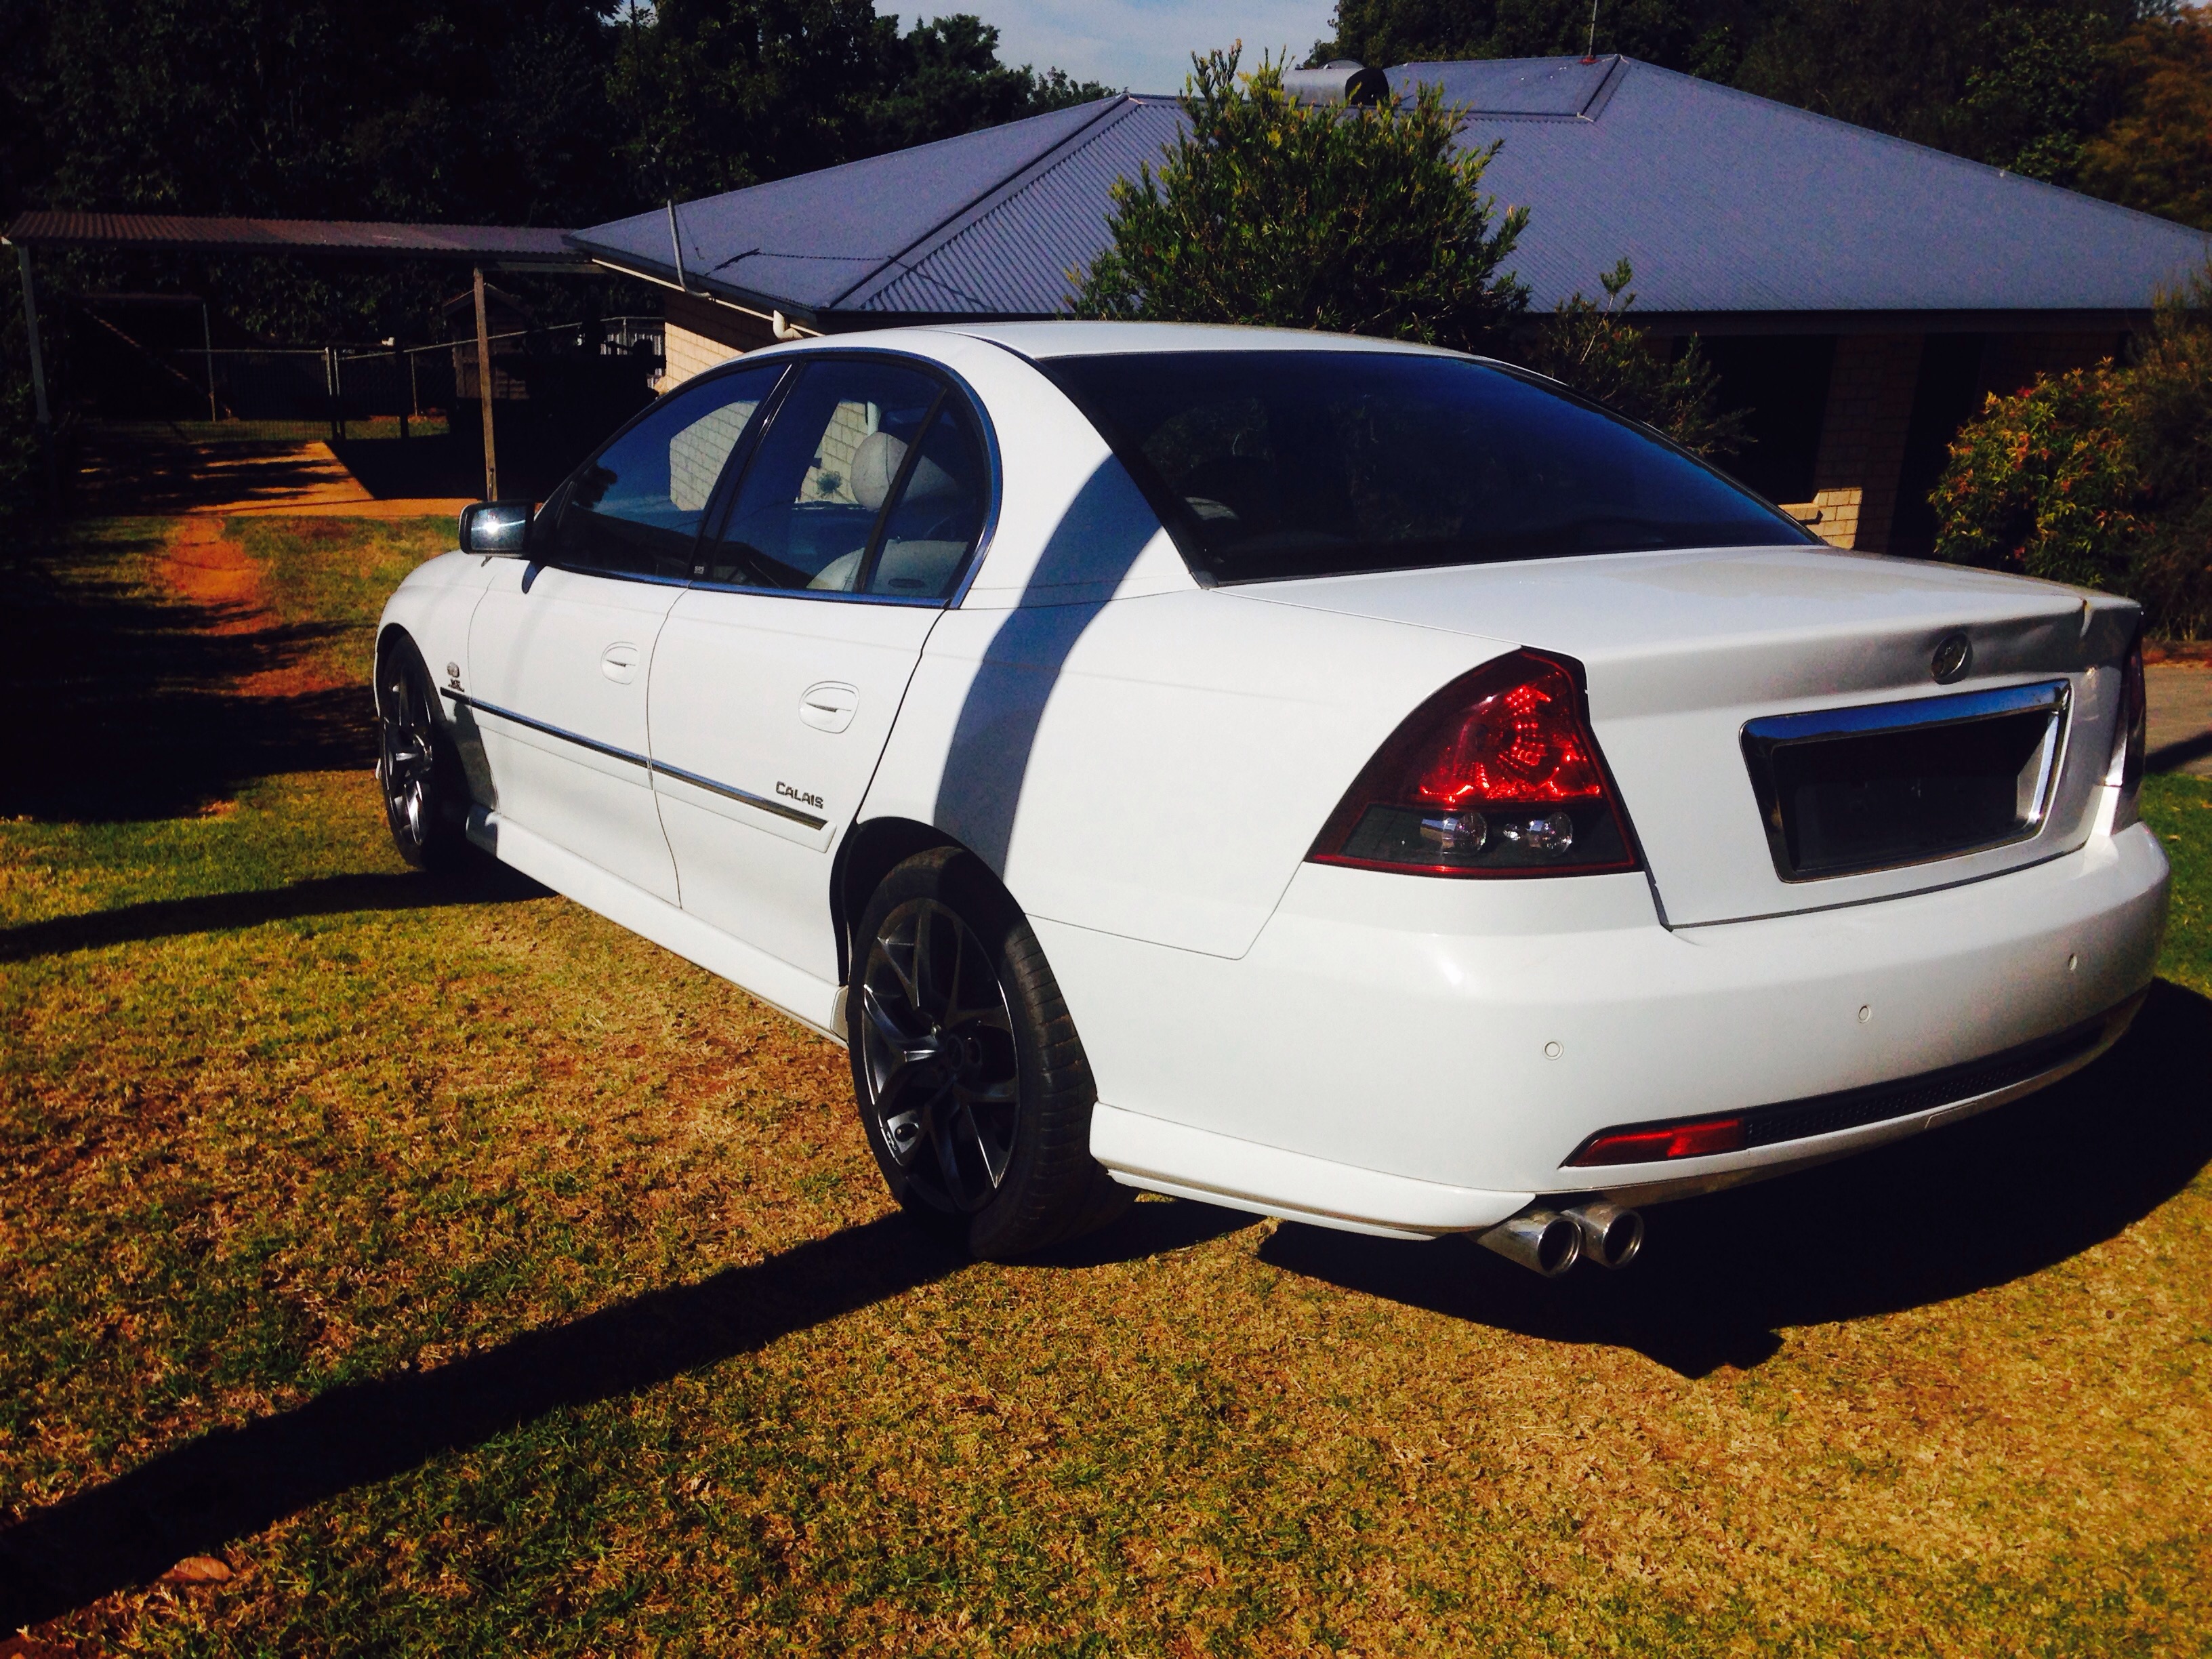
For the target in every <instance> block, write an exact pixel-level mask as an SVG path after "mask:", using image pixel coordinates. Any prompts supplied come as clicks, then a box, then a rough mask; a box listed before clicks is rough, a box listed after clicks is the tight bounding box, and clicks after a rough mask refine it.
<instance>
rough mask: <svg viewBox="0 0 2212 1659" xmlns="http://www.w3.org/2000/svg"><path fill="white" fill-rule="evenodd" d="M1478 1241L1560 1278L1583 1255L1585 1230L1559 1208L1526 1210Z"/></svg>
mask: <svg viewBox="0 0 2212 1659" xmlns="http://www.w3.org/2000/svg"><path fill="white" fill-rule="evenodd" d="M1475 1242H1476V1243H1479V1244H1480V1245H1482V1246H1483V1247H1484V1248H1485V1249H1492V1250H1495V1251H1497V1252H1498V1255H1502V1256H1504V1258H1505V1259H1506V1260H1507V1261H1517V1262H1519V1263H1520V1264H1521V1265H1522V1267H1526V1268H1528V1271H1529V1272H1531V1273H1541V1274H1543V1275H1544V1277H1545V1278H1547V1279H1557V1278H1558V1277H1559V1275H1560V1274H1561V1273H1565V1272H1566V1270H1567V1269H1568V1268H1570V1267H1573V1266H1574V1265H1575V1263H1576V1262H1577V1261H1580V1260H1581V1259H1582V1254H1583V1231H1582V1229H1581V1227H1580V1226H1578V1225H1577V1224H1575V1223H1574V1222H1572V1221H1570V1220H1569V1219H1567V1218H1566V1217H1565V1216H1563V1215H1561V1214H1560V1213H1559V1212H1558V1211H1557V1210H1523V1211H1522V1212H1521V1213H1520V1214H1519V1215H1516V1216H1514V1217H1512V1218H1510V1219H1509V1220H1505V1221H1501V1222H1499V1223H1498V1225H1496V1226H1495V1227H1492V1229H1490V1231H1487V1232H1486V1233H1480V1234H1478V1235H1477V1236H1476V1239H1475Z"/></svg>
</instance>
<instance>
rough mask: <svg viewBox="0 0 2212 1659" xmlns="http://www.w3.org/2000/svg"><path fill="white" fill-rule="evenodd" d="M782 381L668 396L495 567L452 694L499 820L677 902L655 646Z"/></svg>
mask: <svg viewBox="0 0 2212 1659" xmlns="http://www.w3.org/2000/svg"><path fill="white" fill-rule="evenodd" d="M777 372H778V371H777V370H776V369H775V368H765V367H764V368H757V369H753V370H750V371H740V372H737V373H732V374H724V375H718V376H715V377H713V378H712V379H710V380H706V381H704V382H695V383H693V384H692V385H690V386H686V387H685V388H684V390H682V391H680V392H675V393H672V394H671V396H669V397H668V398H665V399H664V400H663V401H661V402H660V403H659V404H655V405H654V406H653V408H652V409H651V410H647V413H646V414H645V416H643V417H642V418H641V419H640V420H638V421H636V422H634V423H633V424H632V425H630V426H629V428H626V429H625V430H624V431H623V432H622V433H620V434H618V435H617V436H616V437H615V438H614V439H613V440H612V441H611V442H609V443H608V445H607V446H606V447H605V449H603V450H602V451H601V452H600V453H599V454H598V455H596V456H594V457H593V458H592V459H591V460H590V461H588V462H586V464H585V465H584V466H582V467H581V468H580V469H579V470H578V471H577V472H576V473H575V474H574V476H573V477H570V478H569V480H568V482H567V483H564V484H563V485H562V487H561V488H560V489H558V490H557V491H556V492H555V495H554V498H553V500H552V501H550V502H548V503H547V505H546V508H545V511H544V513H543V514H541V515H540V521H539V523H538V525H537V526H533V536H534V537H536V538H539V540H540V550H538V551H536V552H535V554H534V556H533V557H532V558H531V559H529V560H521V559H510V560H501V561H500V562H499V564H498V568H497V571H496V574H495V578H494V580H493V582H492V585H491V586H490V588H489V590H488V591H487V592H486V593H485V595H484V598H483V603H482V604H480V605H478V606H477V610H476V612H475V615H474V617H473V618H472V619H471V623H470V628H469V676H470V678H469V683H468V684H467V685H466V686H465V688H464V690H462V692H461V694H460V695H459V696H457V697H455V698H454V701H456V702H460V703H462V704H464V705H465V707H466V708H468V709H469V710H470V711H471V714H473V716H474V718H475V719H476V720H477V725H478V726H479V727H480V729H481V730H482V732H483V744H484V754H485V758H486V760H487V762H488V763H489V766H490V769H491V775H492V783H493V787H494V790H495V796H496V803H497V806H498V811H499V813H500V815H501V817H503V818H506V819H507V820H509V821H511V822H513V823H518V824H520V825H522V826H523V827H525V828H526V829H532V830H535V831H536V832H537V833H538V834H539V835H541V836H544V837H545V838H546V839H547V840H549V841H550V842H554V843H555V844H556V845H557V846H560V847H562V848H567V849H568V851H569V852H572V853H574V854H576V855H577V856H578V857H580V858H583V859H586V860H589V861H590V862H592V864H595V865H597V866H599V867H600V868H602V869H604V870H606V871H609V872H612V873H613V874H615V875H617V876H619V877H621V878H623V880H624V881H627V882H629V883H630V884H633V885H635V886H637V887H641V888H643V889H644V890H646V891H647V892H649V893H652V894H653V895H654V896H657V897H659V898H663V899H665V900H667V901H668V902H671V903H674V902H676V901H677V898H678V891H677V884H676V865H675V860H674V859H673V858H672V857H671V855H670V853H669V850H668V842H667V838H666V836H665V835H664V834H663V833H662V831H661V827H660V814H659V805H658V802H657V801H656V799H655V797H654V794H653V781H652V778H651V776H650V773H649V760H648V757H649V755H650V753H651V748H652V745H651V742H650V738H649V736H648V732H647V702H646V694H647V687H648V684H649V683H650V675H651V669H652V660H653V646H654V643H655V641H657V640H658V639H659V635H660V630H661V625H662V623H664V622H665V620H666V619H667V617H668V612H669V610H670V608H671V606H673V605H675V603H676V601H677V598H678V595H679V594H681V593H682V592H683V591H684V583H685V582H687V581H688V580H690V574H691V562H692V556H693V552H694V550H695V549H696V545H697V541H698V532H699V526H700V520H701V519H702V516H703V515H704V513H705V511H706V507H707V504H708V498H709V497H710V496H711V495H712V494H713V491H714V484H715V482H716V480H717V478H718V477H720V474H721V471H722V469H723V466H724V465H725V463H726V461H727V459H728V458H729V456H730V454H731V452H732V449H733V448H734V447H735V446H736V444H737V441H738V437H739V435H741V434H742V432H743V431H744V426H745V422H747V420H748V419H749V418H750V416H751V415H752V413H753V411H754V410H755V409H756V408H757V405H758V404H759V402H760V400H761V398H762V397H763V395H765V392H766V390H767V389H768V388H769V386H772V385H773V384H774V381H775V375H776V374H777ZM448 695H452V694H450V693H449V694H448Z"/></svg>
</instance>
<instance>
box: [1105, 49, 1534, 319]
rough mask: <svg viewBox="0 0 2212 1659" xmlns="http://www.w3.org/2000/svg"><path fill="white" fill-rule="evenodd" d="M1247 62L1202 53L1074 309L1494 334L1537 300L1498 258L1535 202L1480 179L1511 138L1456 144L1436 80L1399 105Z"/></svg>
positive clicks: (1121, 200) (1117, 210)
mask: <svg viewBox="0 0 2212 1659" xmlns="http://www.w3.org/2000/svg"><path fill="white" fill-rule="evenodd" d="M1191 64H1192V70H1193V73H1192V76H1191V78H1190V80H1189V81H1188V82H1187V83H1186V90H1185V92H1184V94H1183V100H1182V106H1183V111H1184V113H1185V114H1186V116H1187V117H1188V123H1189V125H1188V130H1187V131H1185V132H1184V133H1183V134H1182V137H1179V138H1178V139H1177V140H1176V143H1175V144H1174V146H1173V147H1172V148H1171V149H1170V150H1169V152H1168V155H1167V157H1166V160H1165V161H1164V163H1163V165H1162V166H1161V167H1160V168H1159V171H1158V173H1154V172H1153V170H1152V167H1150V166H1146V167H1143V168H1141V169H1140V170H1139V174H1138V177H1137V179H1135V181H1134V182H1132V181H1130V180H1128V179H1122V180H1121V181H1120V182H1118V183H1116V184H1115V186H1114V195H1113V209H1112V211H1111V215H1110V217H1109V229H1110V232H1111V234H1112V240H1111V241H1110V242H1109V244H1108V246H1107V247H1106V250H1105V252H1103V253H1101V254H1100V255H1099V256H1098V258H1097V259H1096V260H1095V261H1094V262H1093V263H1092V264H1091V267H1090V269H1089V270H1087V271H1085V272H1082V273H1079V292H1078V294H1077V295H1076V301H1075V307H1074V308H1075V312H1076V314H1077V315H1078V316H1083V317H1104V318H1118V319H1141V320H1146V321H1174V322H1195V323H1252V324H1262V325H1274V326H1278V327H1285V328H1312V329H1329V330H1334V331H1339V332H1342V333H1346V334H1372V335H1379V336H1381V337H1384V338H1388V339H1398V340H1418V341H1421V342H1423V343H1428V344H1433V345H1447V346H1455V347H1459V348H1462V349H1473V348H1476V347H1480V346H1484V345H1494V343H1495V341H1496V339H1497V337H1498V336H1499V334H1500V331H1501V330H1502V329H1503V328H1504V326H1505V325H1507V324H1509V323H1510V322H1511V321H1512V320H1513V319H1515V318H1516V317H1518V316H1519V315H1520V314H1521V313H1522V311H1523V309H1524V308H1525V307H1526V306H1527V304H1528V290H1527V289H1525V288H1523V287H1522V284H1521V283H1520V282H1519V280H1518V279H1517V278H1516V277H1514V276H1512V275H1511V274H1510V272H1505V271H1502V270H1500V269H1499V265H1500V263H1501V262H1502V261H1503V260H1504V258H1505V257H1506V256H1507V255H1508V254H1509V253H1510V252H1512V250H1513V244H1514V240H1515V239H1516V237H1518V236H1519V234H1521V228H1522V225H1523V224H1525V223H1526V222H1528V211H1527V210H1526V209H1522V208H1513V209H1509V210H1504V211H1503V212H1500V211H1498V209H1497V207H1496V204H1494V203H1493V202H1492V199H1491V198H1490V197H1487V196H1485V195H1483V194H1482V193H1481V190H1480V185H1481V183H1482V175H1483V171H1484V169H1485V168H1486V167H1488V166H1489V165H1490V159H1491V157H1492V155H1495V154H1496V153H1497V147H1496V146H1495V145H1492V147H1491V148H1489V149H1475V150H1462V149H1459V148H1458V147H1457V146H1456V145H1455V143H1454V142H1453V139H1454V135H1455V133H1456V132H1457V131H1458V127H1459V118H1458V117H1457V116H1456V115H1455V113H1453V112H1450V111H1449V110H1447V109H1446V108H1445V107H1444V103H1443V94H1442V93H1441V92H1440V91H1438V90H1437V89H1436V88H1425V89H1424V90H1423V91H1422V93H1421V94H1420V96H1419V98H1418V99H1417V100H1415V101H1414V103H1413V106H1411V107H1410V108H1405V109H1401V110H1398V111H1395V112H1393V111H1391V110H1389V109H1387V108H1376V109H1360V110H1344V109H1339V108H1315V107H1309V106H1303V105H1299V104H1296V103H1293V102H1291V100H1290V98H1289V97H1288V96H1287V95H1286V94H1285V93H1284V91H1283V76H1282V69H1281V66H1280V65H1279V64H1269V63H1268V62H1267V60H1265V59H1264V58H1263V59H1262V60H1261V64H1260V67H1259V68H1258V69H1257V70H1254V71H1253V72H1252V73H1251V74H1249V75H1247V76H1241V77H1240V76H1238V75H1237V52H1236V51H1235V50H1234V49H1232V50H1231V51H1229V52H1210V53H1208V54H1207V55H1206V57H1204V58H1200V57H1197V56H1195V55H1194V56H1193V58H1192V59H1191Z"/></svg>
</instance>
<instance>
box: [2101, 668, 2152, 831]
mask: <svg viewBox="0 0 2212 1659" xmlns="http://www.w3.org/2000/svg"><path fill="white" fill-rule="evenodd" d="M2149 740H2150V705H2149V700H2148V696H2146V695H2145V693H2144V690H2143V652H2142V632H2141V631H2140V630H2138V631H2137V632H2136V637H2135V641H2134V642H2133V643H2132V644H2130V646H2129V647H2128V654H2127V655H2126V656H2125V657H2124V658H2123V659H2121V661H2120V718H2119V722H2118V726H2116V727H2115V728H2114V730H2113V732H2112V761H2111V763H2109V764H2108V765H2107V766H2106V769H2105V781H2106V783H2107V784H2109V785H2111V786H2112V787H2114V788H2116V789H2118V791H2119V792H2120V804H2119V809H2118V811H2116V812H2115V813H2114V814H2113V815H2112V828H2113V829H2115V830H2119V829H2126V828H2127V827H2128V825H2130V824H2131V823H2135V822H2136V820H2137V819H2139V818H2141V817H2142V781H2143V751H2144V750H2145V749H2146V748H2147V747H2148V744H2149Z"/></svg>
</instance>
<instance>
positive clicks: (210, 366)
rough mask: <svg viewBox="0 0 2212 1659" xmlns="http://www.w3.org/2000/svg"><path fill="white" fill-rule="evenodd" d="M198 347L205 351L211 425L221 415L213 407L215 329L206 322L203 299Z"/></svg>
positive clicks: (205, 302)
mask: <svg viewBox="0 0 2212 1659" xmlns="http://www.w3.org/2000/svg"><path fill="white" fill-rule="evenodd" d="M200 349H202V350H203V351H204V352H206V353H207V372H208V423H209V424H210V425H213V424H214V423H215V422H218V421H220V420H222V416H220V415H218V414H216V409H215V330H214V329H213V328H211V327H210V326H209V324H208V302H207V301H205V300H203V301H200Z"/></svg>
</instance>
